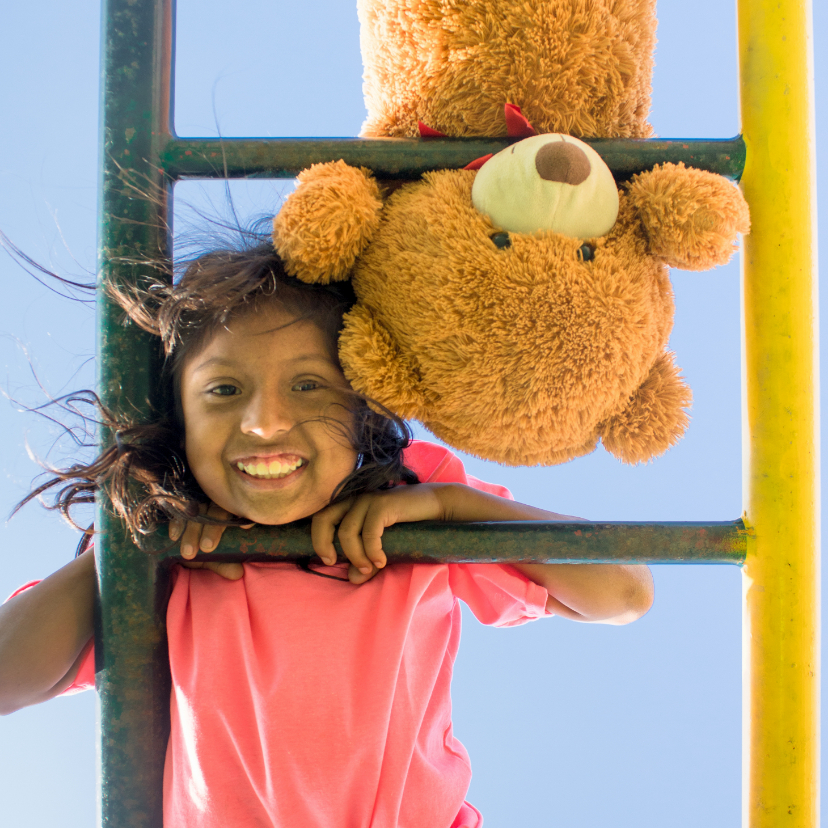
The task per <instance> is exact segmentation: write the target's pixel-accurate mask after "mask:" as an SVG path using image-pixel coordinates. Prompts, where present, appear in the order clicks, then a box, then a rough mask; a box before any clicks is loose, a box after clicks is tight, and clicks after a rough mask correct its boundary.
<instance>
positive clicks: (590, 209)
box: [472, 134, 618, 239]
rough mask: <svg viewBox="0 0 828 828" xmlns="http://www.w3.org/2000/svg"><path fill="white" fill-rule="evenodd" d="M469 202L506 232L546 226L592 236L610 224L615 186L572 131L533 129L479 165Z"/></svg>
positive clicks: (605, 230) (614, 209) (615, 200)
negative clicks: (545, 132)
mask: <svg viewBox="0 0 828 828" xmlns="http://www.w3.org/2000/svg"><path fill="white" fill-rule="evenodd" d="M472 204H473V205H474V206H475V207H476V208H477V209H478V210H479V211H480V212H481V213H484V214H485V215H487V216H488V217H489V218H490V219H491V221H492V224H494V225H495V226H496V227H497V228H498V229H499V230H502V231H504V232H506V233H538V232H542V231H544V230H551V231H552V232H554V233H560V234H561V235H563V236H569V237H570V238H575V239H594V238H598V237H599V236H603V235H604V234H606V233H608V232H609V231H610V230H611V229H612V226H613V225H614V224H615V219H616V218H617V216H618V187H617V186H616V184H615V180H614V179H613V177H612V173H611V172H610V170H609V167H607V165H606V164H605V163H604V161H603V159H602V158H601V156H600V155H598V153H597V152H596V151H595V150H594V149H593V148H592V147H590V146H589V144H585V143H584V142H583V141H579V140H578V139H577V138H573V137H572V136H571V135H558V134H549V135H535V136H533V137H532V138H525V139H524V140H523V141H518V143H516V144H512V146H510V147H507V148H506V149H504V150H501V152H499V153H497V155H495V156H493V157H492V158H490V159H489V160H488V161H487V162H486V163H485V164H484V165H483V166H482V167H481V168H480V169H479V170H478V172H477V176H476V178H475V179H474V184H472Z"/></svg>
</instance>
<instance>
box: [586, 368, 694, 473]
mask: <svg viewBox="0 0 828 828" xmlns="http://www.w3.org/2000/svg"><path fill="white" fill-rule="evenodd" d="M692 399H693V396H692V393H691V391H690V389H689V388H688V386H687V385H686V384H685V382H684V380H683V379H682V377H681V376H680V375H679V369H678V368H677V367H676V365H675V363H674V362H673V354H672V353H664V354H662V355H661V356H660V357H659V358H658V359H657V360H656V361H655V364H654V365H653V367H652V368H651V369H650V373H649V374H648V376H647V378H646V379H645V380H644V382H643V383H642V384H641V385H640V386H639V387H638V388H637V389H636V390H635V392H634V393H633V395H632V396H631V397H630V398H629V400H628V401H627V404H626V405H625V407H624V408H623V409H622V410H621V411H619V412H617V413H616V414H615V415H613V416H612V417H610V418H609V419H608V420H606V421H605V422H603V423H602V424H601V425H600V426H599V427H598V431H599V434H600V436H601V440H602V442H603V444H604V448H606V450H607V451H609V452H610V453H611V454H614V455H615V456H616V457H617V458H618V459H619V460H623V461H624V462H625V463H642V462H644V461H646V460H650V459H652V458H653V457H656V456H658V455H659V454H663V453H664V452H665V451H667V449H668V448H670V447H671V446H673V445H675V444H676V443H677V442H678V441H679V439H681V437H682V435H683V434H684V432H685V429H686V428H687V423H688V420H689V418H688V416H687V412H686V410H685V409H687V408H689V407H690V403H691V402H692Z"/></svg>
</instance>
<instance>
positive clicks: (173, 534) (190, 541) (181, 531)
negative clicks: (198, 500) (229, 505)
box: [169, 503, 253, 581]
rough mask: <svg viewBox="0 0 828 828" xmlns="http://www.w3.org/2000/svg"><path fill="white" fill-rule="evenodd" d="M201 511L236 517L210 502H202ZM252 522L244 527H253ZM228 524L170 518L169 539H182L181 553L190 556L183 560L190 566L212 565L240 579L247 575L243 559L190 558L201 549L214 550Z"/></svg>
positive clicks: (229, 577)
mask: <svg viewBox="0 0 828 828" xmlns="http://www.w3.org/2000/svg"><path fill="white" fill-rule="evenodd" d="M201 514H203V515H206V516H207V517H211V518H215V519H216V520H230V519H231V518H233V517H234V515H231V514H230V513H229V512H227V511H225V510H224V509H222V508H221V507H220V506H216V505H215V503H211V504H210V505H209V506H203V507H202V509H201ZM252 526H253V524H252V523H250V524H248V525H247V526H242V529H250V528H251V527H252ZM226 528H227V527H226V526H222V525H221V524H215V523H196V522H195V521H192V520H190V521H187V523H184V521H183V520H171V521H170V524H169V534H170V540H173V541H176V540H179V539H180V540H181V545H180V549H181V557H182V558H186V559H188V561H189V562H188V563H182V564H181V565H182V566H186V567H187V568H188V569H210V570H212V571H213V572H215V573H216V574H217V575H221V577H222V578H227V580H228V581H238V580H239V578H241V577H242V575H244V567H242V565H241V564H240V563H218V562H216V563H213V562H212V561H208V562H206V563H205V562H202V561H191V560H189V559H191V558H194V557H195V556H196V555H197V554H198V553H199V552H212V551H213V550H214V549H215V548H216V547H217V546H218V545H219V541H220V540H221V536H222V535H223V534H224V530H225V529H226Z"/></svg>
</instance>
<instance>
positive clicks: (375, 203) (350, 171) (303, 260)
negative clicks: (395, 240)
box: [273, 161, 382, 284]
mask: <svg viewBox="0 0 828 828" xmlns="http://www.w3.org/2000/svg"><path fill="white" fill-rule="evenodd" d="M381 212H382V198H381V196H380V191H379V186H378V185H377V182H376V180H375V179H374V177H373V176H372V175H371V173H370V171H369V170H367V169H365V168H362V167H360V168H357V167H350V166H348V165H347V164H346V163H345V162H344V161H333V162H330V163H327V164H314V165H313V166H312V167H310V168H308V169H307V170H303V171H302V172H301V173H299V183H298V185H297V187H296V190H295V192H293V193H292V194H291V195H290V196H289V197H288V198H287V200H286V201H285V204H284V206H283V207H282V209H281V210H280V211H279V213H278V214H277V216H276V218H275V219H274V220H273V244H274V245H275V247H276V251H277V252H278V253H279V255H280V256H281V257H282V260H283V261H284V263H285V269H286V270H287V272H288V273H289V274H290V275H291V276H296V277H298V278H299V279H301V280H302V281H303V282H318V283H321V284H328V283H329V282H339V281H343V280H345V279H347V278H348V276H349V275H350V271H351V268H352V267H353V265H354V262H355V261H356V259H357V257H358V256H359V254H360V253H362V251H363V250H364V249H365V248H366V247H367V246H368V244H369V243H370V241H371V238H372V236H373V235H374V232H375V231H376V229H377V227H378V226H379V222H380V213H381Z"/></svg>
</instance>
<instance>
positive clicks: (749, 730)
mask: <svg viewBox="0 0 828 828" xmlns="http://www.w3.org/2000/svg"><path fill="white" fill-rule="evenodd" d="M738 9H739V11H738V14H739V58H740V71H741V113H742V129H743V133H744V136H745V141H746V143H747V165H746V167H745V173H744V177H743V179H742V186H743V188H744V192H745V196H746V197H747V200H748V202H749V204H750V209H751V218H752V230H751V233H750V236H748V237H747V238H746V239H745V244H744V253H743V257H742V261H743V280H742V289H743V292H742V296H743V320H744V321H743V324H744V329H743V337H744V348H743V395H744V404H743V416H744V420H745V421H744V423H743V435H744V437H743V440H744V461H743V462H744V501H745V512H746V520H747V522H748V524H749V525H750V526H751V527H752V529H753V530H754V532H753V536H752V537H751V538H750V541H749V546H748V556H747V560H746V563H745V568H744V573H745V574H744V599H745V604H744V632H743V635H744V639H743V659H744V673H743V682H744V742H743V765H744V783H743V825H744V826H745V828H782V827H783V826H784V828H788V826H790V828H816V826H817V825H818V823H819V732H818V730H819V670H818V667H819V511H818V509H819V435H818V419H819V416H818V389H819V387H818V354H817V344H818V339H817V336H818V329H817V301H816V298H817V297H816V290H817V256H816V191H815V187H816V183H815V182H816V166H815V158H814V98H813V52H812V41H811V4H810V2H807V0H806V1H803V0H738Z"/></svg>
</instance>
